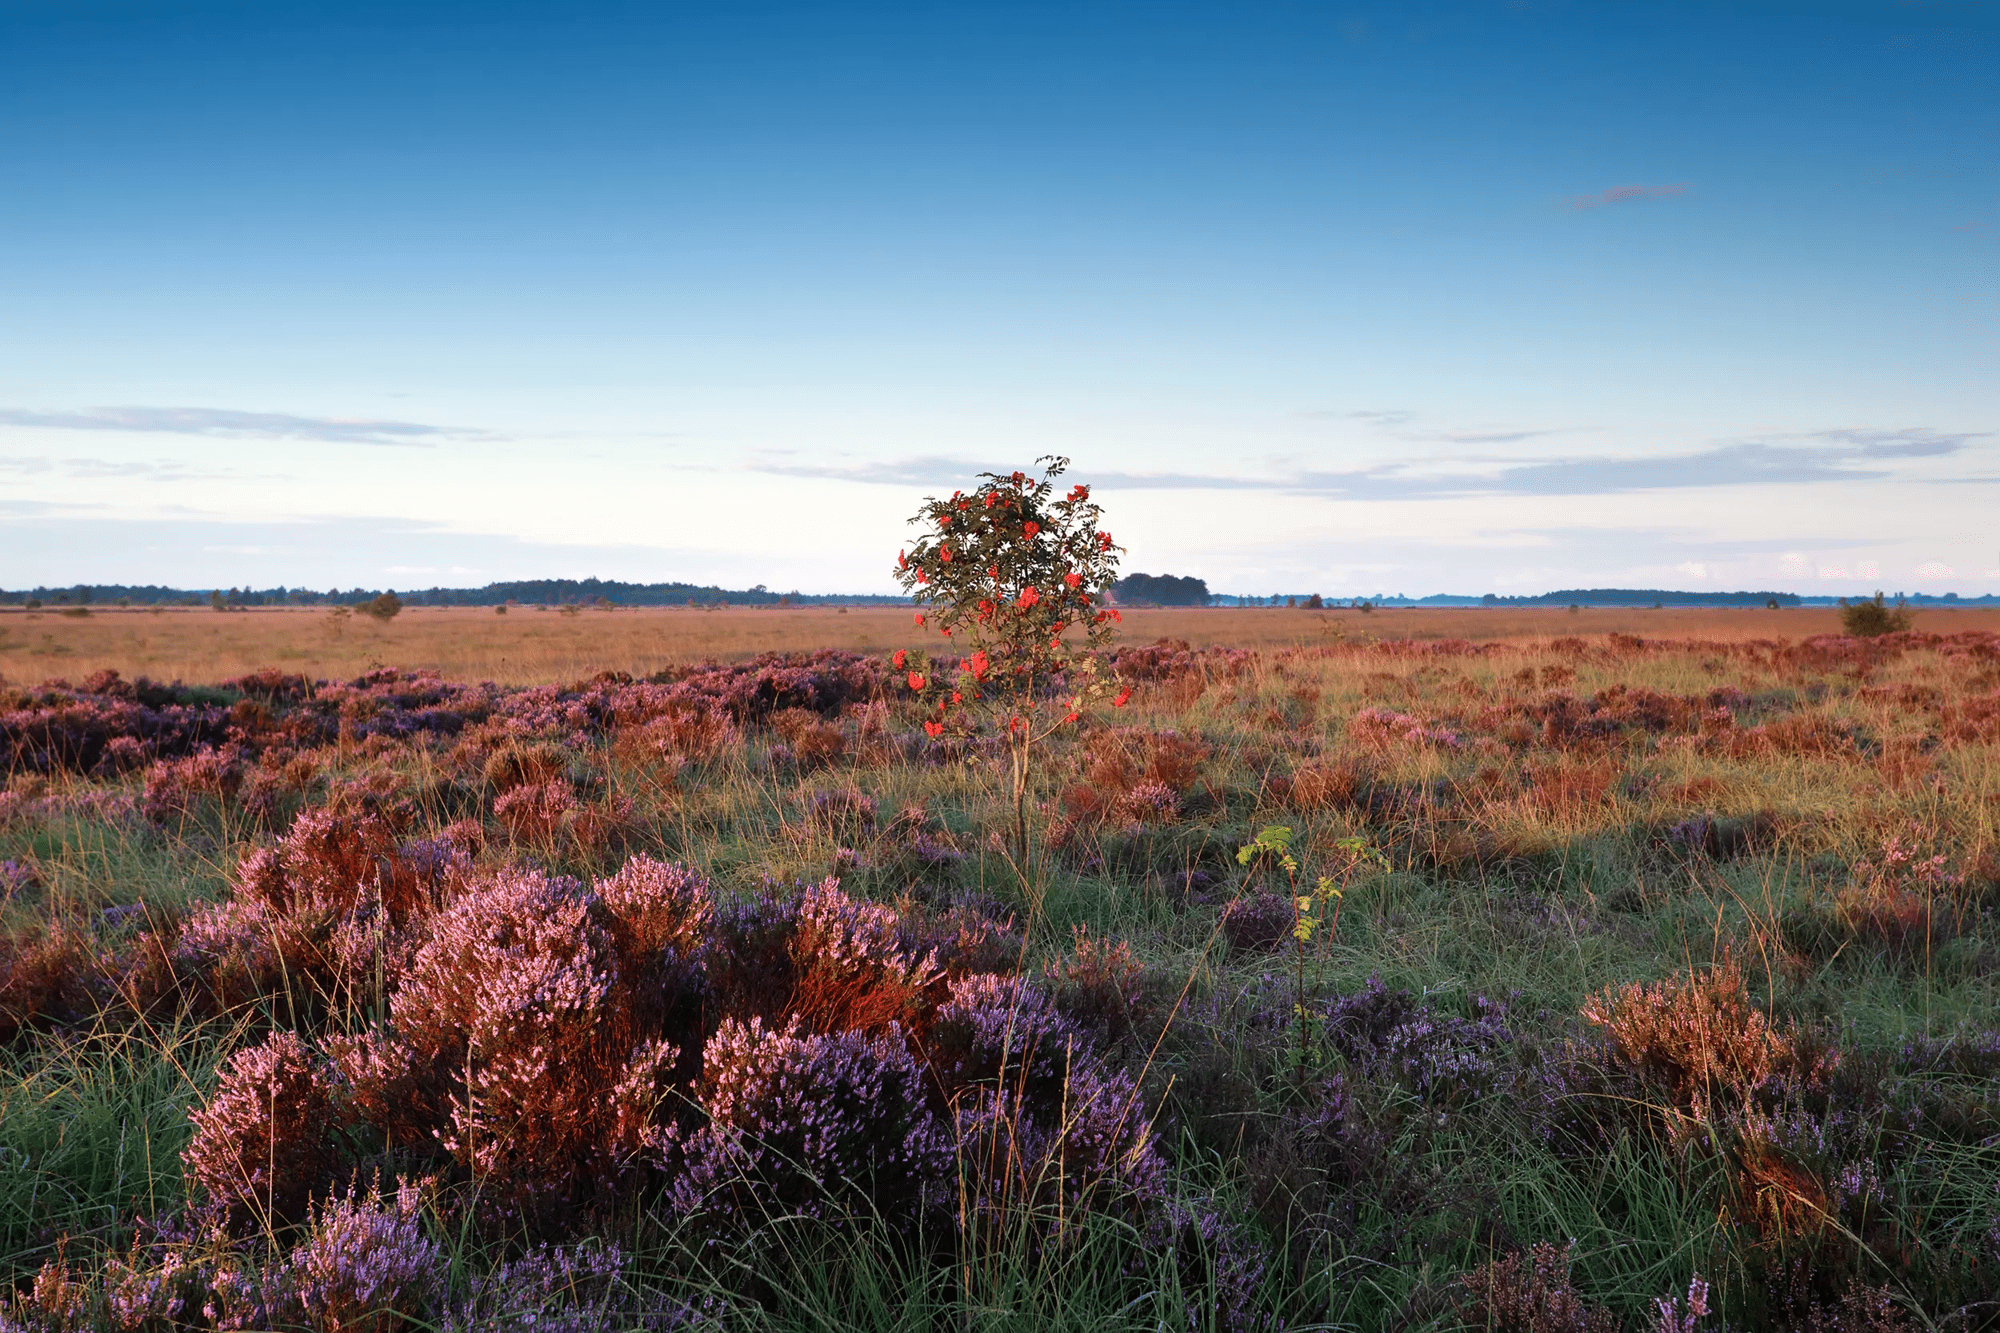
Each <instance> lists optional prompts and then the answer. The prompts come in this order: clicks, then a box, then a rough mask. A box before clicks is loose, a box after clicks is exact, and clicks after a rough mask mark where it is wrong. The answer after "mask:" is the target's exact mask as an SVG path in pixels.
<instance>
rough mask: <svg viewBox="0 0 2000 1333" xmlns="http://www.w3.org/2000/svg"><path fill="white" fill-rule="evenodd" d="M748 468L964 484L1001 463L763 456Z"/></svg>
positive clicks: (827, 477) (867, 480)
mask: <svg viewBox="0 0 2000 1333" xmlns="http://www.w3.org/2000/svg"><path fill="white" fill-rule="evenodd" d="M745 470H746V471H749V472H762V473H765V474H768V475H770V476H774V477H809V478H813V479H815V480H823V481H858V482H861V483H863V484H866V485H873V486H957V487H962V486H964V485H965V484H966V483H967V481H968V480H969V479H970V478H972V477H976V476H978V475H979V474H980V473H981V472H999V471H1003V470H1004V469H1003V468H1002V466H1001V465H1000V464H998V463H973V462H967V461H966V460H965V459H962V458H945V457H941V456H935V455H933V456H928V457H922V458H898V459H891V460H888V461H884V462H864V463H854V464H850V465H846V466H841V465H835V464H826V463H794V462H790V461H788V460H786V459H783V458H778V459H761V460H758V461H756V462H752V463H749V464H747V465H745Z"/></svg>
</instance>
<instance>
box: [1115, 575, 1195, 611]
mask: <svg viewBox="0 0 2000 1333" xmlns="http://www.w3.org/2000/svg"><path fill="white" fill-rule="evenodd" d="M1111 594H1112V596H1114V597H1116V598H1117V599H1118V601H1119V602H1120V603H1121V604H1123V605H1125V606H1137V605H1140V604H1142V603H1151V604H1152V605H1154V606H1207V605H1208V583H1207V581H1206V580H1203V579H1197V578H1177V577H1175V576H1174V575H1172V574H1127V575H1126V576H1125V577H1124V578H1122V579H1120V580H1118V582H1116V583H1114V584H1112V585H1111Z"/></svg>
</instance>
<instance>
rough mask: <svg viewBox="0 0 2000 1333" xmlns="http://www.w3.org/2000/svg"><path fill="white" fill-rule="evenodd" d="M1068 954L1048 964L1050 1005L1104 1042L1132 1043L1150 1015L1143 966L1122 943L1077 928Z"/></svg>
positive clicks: (1128, 947) (1126, 944)
mask: <svg viewBox="0 0 2000 1333" xmlns="http://www.w3.org/2000/svg"><path fill="white" fill-rule="evenodd" d="M1070 941H1071V945H1070V952H1069V953H1068V954H1067V955H1066V956H1064V957H1061V958H1058V959H1056V960H1055V961H1054V962H1052V963H1050V964H1049V965H1048V969H1047V973H1048V979H1049V984H1050V986H1051V987H1052V988H1053V989H1054V992H1055V997H1056V1004H1057V1005H1058V1006H1059V1007H1060V1008H1061V1009H1062V1011H1063V1012H1064V1013H1065V1014H1067V1015H1068V1016H1069V1017H1070V1018H1071V1019H1073V1020H1075V1021H1076V1022H1077V1023H1078V1024H1080V1025H1081V1026H1083V1027H1085V1028H1087V1029H1089V1030H1090V1031H1091V1032H1093V1033H1095V1034H1097V1035H1098V1036H1100V1037H1101V1038H1103V1039H1104V1040H1105V1041H1107V1042H1112V1043H1119V1042H1132V1041H1135V1040H1138V1039H1139V1035H1140V1034H1139V1029H1140V1028H1141V1027H1143V1026H1144V1025H1145V1023H1146V1020H1147V1019H1148V1018H1150V1017H1151V1016H1152V1004H1151V1001H1150V997H1149V996H1148V994H1147V986H1146V969H1145V965H1144V964H1143V963H1141V962H1140V961H1139V960H1138V959H1137V958H1134V957H1133V956H1132V946H1131V945H1130V944H1128V943H1127V942H1126V941H1124V940H1112V939H1105V938H1103V937H1101V936H1093V935H1092V934H1091V933H1090V931H1089V930H1088V929H1087V928H1085V927H1083V926H1078V927H1077V928H1076V929H1075V930H1074V931H1072V932H1071V935H1070Z"/></svg>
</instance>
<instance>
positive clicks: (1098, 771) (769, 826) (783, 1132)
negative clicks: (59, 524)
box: [0, 607, 2000, 1333]
mask: <svg viewBox="0 0 2000 1333" xmlns="http://www.w3.org/2000/svg"><path fill="white" fill-rule="evenodd" d="M1124 629H1125V633H1124V637H1123V639H1122V640H1121V646H1119V647H1116V648H1114V649H1113V650H1111V651H1109V652H1108V653H1106V654H1104V657H1103V665H1104V667H1105V669H1106V670H1108V671H1110V672H1113V673H1115V675H1116V677H1117V678H1118V681H1119V682H1120V684H1121V687H1124V688H1129V689H1130V691H1131V693H1130V696H1129V701H1128V702H1127V703H1126V704H1125V705H1124V706H1123V707H1120V708H1116V709H1112V708H1109V707H1103V708H1099V709H1097V710H1096V711H1095V712H1094V713H1093V714H1092V715H1091V716H1089V717H1087V718H1085V719H1084V720H1083V721H1082V722H1081V723H1080V724H1078V725H1077V726H1075V727H1073V728H1071V729H1069V730H1067V731H1064V732H1061V733H1059V734H1058V735H1057V736H1055V737H1054V738H1052V739H1051V740H1050V741H1049V742H1048V743H1047V744H1046V745H1045V746H1044V747H1043V748H1042V750H1041V751H1040V754H1039V762H1038V766H1037V767H1036V769H1035V778H1034V786H1033V789H1032V792H1031V796H1032V799H1033V804H1034V809H1035V815H1034V831H1033V840H1032V843H1031V850H1030V853H1029V855H1028V857H1027V859H1026V860H1025V861H1017V860H1015V859H1014V858H1012V857H1011V856H1010V855H1009V853H1008V851H1007V850H1006V849H1007V846H1008V844H1007V843H1006V841H1005V840H1003V838H1002V836H1001V834H1002V832H1003V831H1004V830H1005V828H1006V827H1007V821H1008V818H1009V816H1010V811H1011V802H1010V798H1009V795H1008V792H1007V790H1006V779H1005V775H1004V755H1003V754H1002V753H1001V752H999V751H996V750H995V749H993V748H992V747H990V746H989V745H987V744H985V743H982V742H978V741H972V742H963V741H958V740H953V739H951V738H950V737H945V738H941V739H940V738H934V737H932V736H930V735H927V734H926V733H925V731H924V729H923V728H922V726H921V725H920V724H921V720H922V716H923V715H922V714H921V713H920V712H919V711H918V706H917V704H916V703H915V702H913V701H912V700H911V699H910V698H909V696H908V691H907V690H905V689H904V688H903V686H902V683H901V674H900V673H899V672H897V671H896V670H894V669H892V667H891V665H890V662H889V658H888V655H889V653H891V652H892V651H894V650H895V649H897V648H903V647H915V646H917V645H916V643H915V641H914V639H913V637H912V631H911V628H910V625H909V617H908V615H907V613H904V612H899V611H892V610H879V609H861V608H856V609H853V610H851V611H848V612H846V613H842V612H840V611H838V610H836V609H830V608H813V609H809V610H808V609H801V610H789V609H778V610H755V611H751V610H744V609H731V610H726V611H723V610H718V611H701V610H687V609H675V610H659V611H651V610H647V611H630V610H622V611H616V612H603V611H593V610H580V611H574V612H565V611H560V610H549V611H537V610H535V609H534V608H531V607H515V608H511V609H510V610H509V612H508V613H507V614H506V615H504V616H502V615H495V614H494V613H493V612H491V611H490V610H484V611H473V610H406V611H405V612H404V613H403V614H401V615H400V616H398V617H396V618H395V619H394V620H391V621H389V622H386V623H378V622H375V621H372V620H368V619H366V618H364V617H360V616H353V615H348V616H342V617H335V616H331V615H329V614H328V613H327V612H325V611H313V612H308V611H269V612H245V613H216V612H212V611H208V610H199V611H180V610H174V611H162V612H158V613H154V612H150V611H145V610H120V609H116V608H92V609H91V610H90V612H89V614H87V615H77V614H73V613H72V614H63V613H58V612H54V611H44V612H40V613H25V612H8V613H0V678H4V680H3V681H0V769H4V770H5V775H6V787H5V791H4V793H0V1268H4V1270H5V1271H4V1274H0V1329H7V1330H13V1329H16V1328H24V1329H36V1330H42V1329H47V1330H58V1329H63V1330H66V1329H83V1328H114V1329H128V1330H156V1329H169V1328H181V1327H197V1328H266V1327H285V1328H319V1329H340V1330H362V1329H366V1330H372V1331H376V1333H389V1331H390V1330H398V1329H411V1330H415V1329H433V1328H449V1329H468V1330H469V1329H496V1330H497V1329H529V1328H535V1329H570V1330H600V1329H601V1330H613V1329H625V1328H647V1329H669V1328H672V1329H679V1328H687V1329H695V1328H718V1329H737V1328H742V1329H761V1328H784V1329H837V1328H884V1329H899V1330H900V1329H908V1330H919V1329H921V1330H931V1329H947V1328H949V1329H982V1330H983V1329H1023V1330H1026V1329H1042V1328H1079V1329H1081V1328H1089V1329H1107V1328H1129V1329H1135V1330H1136V1329H1147V1330H1151V1329H1162V1328H1164V1329H1181V1328H1191V1329H1227V1330H1251V1329H1265V1328H1273V1329H1274V1328H1279V1327H1286V1328H1311V1327H1323V1326H1327V1327H1341V1328H1355V1329H1370V1330H1372V1329H1410V1330H1415V1329H1438V1330H1444V1329H1452V1328H1476V1329H1506V1330H1530V1329H1533V1330H1548V1331H1549V1333H1563V1331H1566V1330H1593V1331H1595V1330H1607V1331H1608V1330H1612V1329H1617V1328H1630V1329H1646V1330H1655V1331H1656V1333H1665V1331H1666V1330H1679V1331H1680V1333H1689V1331H1690V1330H1719V1329H1722V1328H1725V1327H1726V1328H1730V1329H1738V1330H1812V1331H1814V1333H1833V1331H1834V1330H1853V1331H1856V1333H1859V1331H1860V1330H1893V1329H1912V1330H1914V1329H1928V1328H1936V1329H1952V1330H1973V1329H1995V1328H2000V976H1997V975H1996V964H2000V917H1997V916H1996V913H2000V836H1996V834H2000V765H1996V763H1995V759H1996V755H1997V754H2000V634H1996V631H2000V615H1996V614H1992V613H1980V612H1975V611H1961V612H1943V611H1940V612H1923V613H1920V614H1919V616H1918V618H1917V622H1916V625H1915V628H1914V629H1912V630H1909V631H1906V632H1899V633H1891V634H1886V635H1881V636H1878V637H1873V638H1851V637H1844V636H1842V635H1841V634H1840V632H1839V629H1840V625H1839V619H1838V614H1837V613H1836V612H1833V611H1810V610H1787V611H1761V610H1760V611H1640V610H1633V611H1582V612H1577V613H1565V612H1562V611H1539V610H1537V611H1483V610H1480V611H1443V612H1419V611H1375V612H1372V613H1362V612H1359V611H1355V610H1348V609H1339V610H1330V611H1328V612H1325V613H1315V612H1304V611H1284V610H1275V609H1273V610H1255V611H1241V612H1226V611H1189V612H1172V611H1157V612H1134V613H1131V614H1128V616H1127V617H1126V623H1125V627H1124ZM496 682H497V683H496ZM1273 830H1288V832H1274V831H1273Z"/></svg>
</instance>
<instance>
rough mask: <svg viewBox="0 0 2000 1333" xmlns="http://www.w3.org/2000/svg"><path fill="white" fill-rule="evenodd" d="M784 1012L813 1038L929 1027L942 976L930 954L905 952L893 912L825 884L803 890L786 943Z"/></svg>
mask: <svg viewBox="0 0 2000 1333" xmlns="http://www.w3.org/2000/svg"><path fill="white" fill-rule="evenodd" d="M789 948H790V953H791V959H792V971H793V976H794V977H796V978H797V980H796V981H795V983H794V986H793V991H792V999H791V1005H790V1012H791V1013H792V1014H793V1015H795V1016H796V1017H798V1018H799V1019H801V1020H803V1021H804V1022H805V1023H806V1024H807V1026H808V1027H810V1028H812V1029H813V1030H815V1031H819V1032H840V1031H847V1030H849V1029H859V1030H862V1031H867V1032H877V1031H882V1030H884V1029H885V1028H888V1027H889V1026H891V1025H902V1026H905V1027H908V1026H913V1025H914V1026H916V1027H919V1028H921V1027H924V1026H927V1025H928V1022H929V1017H930V1013H929V1011H930V1009H931V1007H933V1005H934V1004H935V998H934V994H935V992H936V991H937V990H938V988H939V983H940V982H941V981H942V979H943V974H942V972H941V971H940V969H939V967H938V962H937V957H936V955H935V954H925V955H921V956H918V955H915V954H912V953H909V952H906V951H905V949H904V947H903V937H902V932H901V929H900V923H899V922H898V921H897V918H896V913H895V912H894V911H893V910H891V909H890V908H887V907H883V906H881V905H880V904H878V903H869V902H858V901H856V900H855V899H852V898H850V897H848V896H847V894H846V893H845V892H843V891H842V890H841V887H840V881H839V880H836V879H826V880H823V881H821V882H820V883H818V884H815V885H813V886H811V887H810V888H808V889H807V890H806V891H805V894H804V897H803V898H802V899H801V901H800V904H799V911H798V916H797V919H796V924H795V926H794V927H793V933H792V938H791V940H790V943H789Z"/></svg>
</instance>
